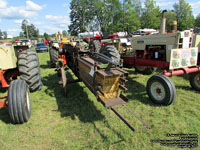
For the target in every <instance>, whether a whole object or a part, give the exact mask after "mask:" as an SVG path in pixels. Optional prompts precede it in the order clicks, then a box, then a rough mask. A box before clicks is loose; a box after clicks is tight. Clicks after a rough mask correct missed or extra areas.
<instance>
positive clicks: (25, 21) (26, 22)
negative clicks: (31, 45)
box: [24, 20, 29, 39]
mask: <svg viewBox="0 0 200 150" xmlns="http://www.w3.org/2000/svg"><path fill="white" fill-rule="evenodd" d="M24 23H25V26H26V37H27V39H29V37H28V28H27V24H28V21H27V20H24Z"/></svg>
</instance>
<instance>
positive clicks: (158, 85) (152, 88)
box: [146, 74, 176, 105]
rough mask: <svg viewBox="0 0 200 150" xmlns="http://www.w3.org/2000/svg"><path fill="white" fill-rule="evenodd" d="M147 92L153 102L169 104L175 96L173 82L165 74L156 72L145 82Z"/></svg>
mask: <svg viewBox="0 0 200 150" xmlns="http://www.w3.org/2000/svg"><path fill="white" fill-rule="evenodd" d="M146 90H147V94H148V95H149V98H150V99H151V101H152V102H153V103H156V104H159V105H170V104H171V103H172V102H173V101H174V100H175V97H176V88H175V86H174V83H173V82H172V81H171V80H170V79H169V78H168V77H166V76H164V75H162V74H157V75H154V76H152V77H151V78H150V79H149V80H148V82H147V87H146Z"/></svg>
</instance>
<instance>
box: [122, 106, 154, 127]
mask: <svg viewBox="0 0 200 150" xmlns="http://www.w3.org/2000/svg"><path fill="white" fill-rule="evenodd" d="M123 106H125V107H126V109H127V110H128V111H129V112H130V113H132V114H133V115H134V116H135V118H137V119H138V120H140V121H141V122H142V124H143V125H144V126H145V127H146V129H150V128H151V127H150V126H149V125H148V124H147V123H146V122H144V120H142V119H141V118H140V117H139V116H138V115H137V114H136V113H135V112H133V111H132V110H131V109H130V108H129V107H128V106H127V105H123Z"/></svg>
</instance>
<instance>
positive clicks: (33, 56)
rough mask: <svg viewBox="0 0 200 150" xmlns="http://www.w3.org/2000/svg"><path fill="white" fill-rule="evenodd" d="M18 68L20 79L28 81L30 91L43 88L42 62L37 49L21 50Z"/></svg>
mask: <svg viewBox="0 0 200 150" xmlns="http://www.w3.org/2000/svg"><path fill="white" fill-rule="evenodd" d="M18 68H19V73H20V79H22V80H25V81H26V83H27V84H28V86H29V88H30V92H34V91H37V90H41V89H42V86H43V83H42V80H41V72H40V64H39V59H38V55H37V53H36V51H35V50H32V49H28V50H24V51H22V52H19V55H18Z"/></svg>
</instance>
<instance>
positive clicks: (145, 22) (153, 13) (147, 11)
mask: <svg viewBox="0 0 200 150" xmlns="http://www.w3.org/2000/svg"><path fill="white" fill-rule="evenodd" d="M144 5H145V7H144V9H143V10H142V11H143V12H142V16H141V26H142V28H154V29H159V28H160V18H161V11H160V8H159V7H158V6H156V4H155V1H154V0H145V3H144Z"/></svg>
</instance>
